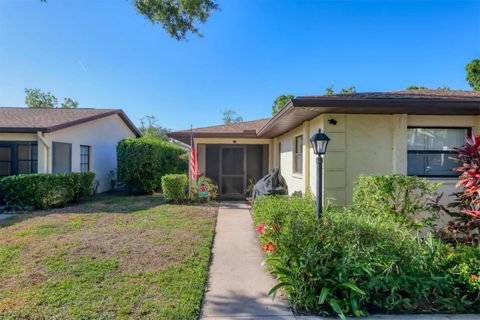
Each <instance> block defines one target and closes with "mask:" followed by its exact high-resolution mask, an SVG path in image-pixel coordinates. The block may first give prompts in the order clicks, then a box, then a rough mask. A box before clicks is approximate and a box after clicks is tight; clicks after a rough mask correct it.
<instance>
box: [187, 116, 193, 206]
mask: <svg viewBox="0 0 480 320" xmlns="http://www.w3.org/2000/svg"><path fill="white" fill-rule="evenodd" d="M192 148H193V125H192V124H190V157H189V160H190V161H188V200H192Z"/></svg>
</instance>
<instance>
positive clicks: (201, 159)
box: [171, 90, 480, 205]
mask: <svg viewBox="0 0 480 320" xmlns="http://www.w3.org/2000/svg"><path fill="white" fill-rule="evenodd" d="M319 129H321V130H322V131H323V132H325V133H326V134H327V135H328V136H329V137H330V139H331V141H330V144H329V146H328V150H327V153H326V155H325V157H324V167H323V186H324V187H323V198H324V199H325V198H330V199H335V201H336V203H337V204H339V205H343V204H348V203H351V201H352V193H353V188H354V181H356V180H357V179H358V177H359V176H360V175H361V174H393V173H398V174H407V175H416V176H421V177H427V178H428V179H432V180H434V181H441V182H443V183H444V185H443V187H442V188H443V190H441V191H444V192H445V193H446V194H449V193H450V192H452V191H453V190H454V188H455V183H456V180H457V173H456V172H453V171H452V170H451V169H452V167H454V166H455V165H456V164H455V163H454V162H453V161H452V160H451V159H449V157H451V156H452V154H454V153H452V147H455V146H460V145H462V144H463V143H464V137H465V136H466V135H467V134H470V132H471V130H474V131H475V132H480V93H479V92H470V91H454V90H451V91H450V90H414V91H394V92H366V93H354V94H334V95H320V96H303V97H296V98H294V99H292V100H290V101H289V102H288V103H287V104H286V105H285V106H284V107H283V108H282V109H281V110H280V111H279V112H278V113H277V114H276V115H275V116H274V117H272V118H270V119H261V120H256V121H249V122H243V123H237V124H230V125H221V126H213V127H206V128H198V129H193V130H192V131H190V130H184V131H176V132H173V133H172V134H171V137H173V138H175V139H177V140H180V141H183V142H184V143H189V141H190V135H191V134H192V135H193V137H194V142H195V145H196V147H197V155H198V156H197V157H198V164H199V168H200V171H201V173H202V174H205V175H206V176H208V177H210V178H211V179H212V180H213V181H215V182H216V183H217V184H218V185H219V193H220V195H221V196H222V197H223V198H242V197H244V194H245V187H246V186H247V183H248V180H249V179H258V178H259V177H261V176H263V175H264V174H266V173H267V172H268V171H270V170H272V169H273V168H280V170H281V174H282V175H283V177H284V178H285V179H286V181H287V184H288V187H289V193H290V194H291V193H293V192H295V191H301V192H302V193H305V192H306V191H307V190H310V191H311V192H313V193H315V192H316V176H317V175H316V156H315V155H314V153H313V151H312V148H311V146H310V143H309V138H310V137H311V136H312V135H313V134H314V133H316V132H318V130H319Z"/></svg>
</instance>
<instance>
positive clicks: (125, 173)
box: [117, 137, 188, 194]
mask: <svg viewBox="0 0 480 320" xmlns="http://www.w3.org/2000/svg"><path fill="white" fill-rule="evenodd" d="M185 153H186V152H185V151H184V150H183V149H182V148H180V147H178V146H176V145H174V144H171V143H169V142H167V141H162V140H160V139H157V138H145V137H144V138H138V139H136V138H128V139H124V140H122V141H120V142H119V143H118V145H117V162H118V165H117V168H118V179H119V181H121V182H123V183H124V184H125V185H126V186H127V187H128V189H129V192H130V193H134V194H151V193H153V192H155V191H156V190H158V189H160V186H161V179H162V176H164V175H166V174H169V173H183V172H186V171H187V166H188V160H187V159H186V158H185V157H184V155H185Z"/></svg>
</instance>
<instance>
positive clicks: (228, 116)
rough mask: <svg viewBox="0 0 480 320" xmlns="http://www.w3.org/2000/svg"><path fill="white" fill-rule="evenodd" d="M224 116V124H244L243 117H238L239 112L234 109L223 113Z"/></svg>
mask: <svg viewBox="0 0 480 320" xmlns="http://www.w3.org/2000/svg"><path fill="white" fill-rule="evenodd" d="M222 114H223V118H222V120H223V123H224V124H232V123H239V122H243V118H242V117H241V116H237V112H235V111H234V110H232V109H227V110H225V111H223V112H222Z"/></svg>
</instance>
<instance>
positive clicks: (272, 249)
mask: <svg viewBox="0 0 480 320" xmlns="http://www.w3.org/2000/svg"><path fill="white" fill-rule="evenodd" d="M275 250H277V247H275V245H274V244H273V243H272V241H269V242H268V243H267V244H266V245H264V246H263V251H265V252H268V253H274V252H275Z"/></svg>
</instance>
